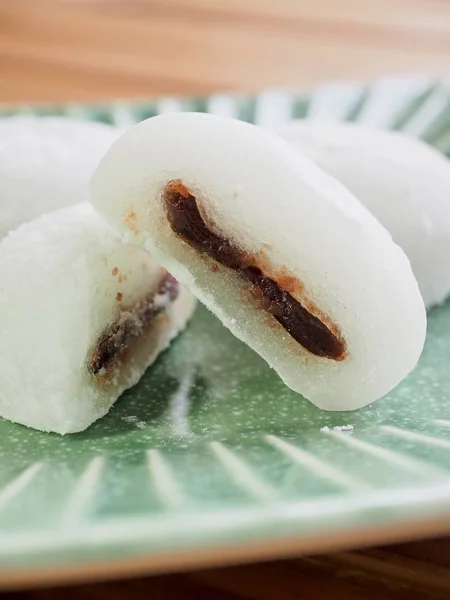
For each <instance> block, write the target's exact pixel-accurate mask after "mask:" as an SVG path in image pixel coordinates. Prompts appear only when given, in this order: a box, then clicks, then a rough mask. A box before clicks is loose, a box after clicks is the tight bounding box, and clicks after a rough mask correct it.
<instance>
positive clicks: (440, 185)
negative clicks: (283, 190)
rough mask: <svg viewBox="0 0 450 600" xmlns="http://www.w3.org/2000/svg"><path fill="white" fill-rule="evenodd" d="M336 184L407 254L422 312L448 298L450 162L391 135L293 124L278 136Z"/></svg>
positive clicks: (396, 134) (320, 124)
mask: <svg viewBox="0 0 450 600" xmlns="http://www.w3.org/2000/svg"><path fill="white" fill-rule="evenodd" d="M278 133H280V134H281V135H282V136H283V137H284V138H285V139H286V140H288V141H289V142H291V143H292V144H293V145H294V146H295V147H296V148H297V149H298V150H300V151H301V152H304V153H306V154H308V155H309V156H310V157H311V158H312V159H313V160H314V161H315V162H316V164H318V165H319V167H321V168H322V169H324V170H325V171H327V172H328V173H329V174H330V175H332V176H333V177H336V179H338V180H339V181H341V182H342V183H343V184H344V185H345V186H346V187H347V188H348V189H349V190H350V191H351V192H352V193H353V194H355V196H356V197H357V198H358V200H359V201H360V202H362V204H364V205H365V206H366V207H367V208H368V209H369V210H370V211H371V212H372V214H373V215H374V216H375V217H376V218H377V219H378V220H379V221H380V223H381V224H382V225H384V227H386V229H387V230H388V231H389V232H390V233H391V235H392V237H393V239H394V241H395V242H396V243H397V244H399V245H400V246H401V247H402V248H403V250H404V252H405V253H406V255H407V256H408V258H409V260H410V262H411V266H412V269H413V272H414V274H415V276H416V279H417V281H418V284H419V288H420V291H421V292H422V296H423V299H424V302H425V305H426V306H427V307H431V306H433V305H435V304H440V303H442V302H443V301H444V300H445V298H446V297H447V296H448V295H449V293H450V265H449V261H448V257H449V256H450V195H449V190H450V161H448V159H447V158H445V156H443V155H442V154H441V153H440V152H438V151H437V150H436V149H434V148H432V147H431V146H429V145H428V144H426V143H424V142H422V141H421V140H418V139H416V138H413V137H411V136H409V135H405V134H403V133H400V132H395V131H382V130H378V129H373V128H371V127H367V126H363V125H358V124H353V123H332V122H324V121H316V120H310V121H308V120H306V121H302V120H298V121H293V122H291V123H289V124H288V125H285V126H283V127H282V128H281V129H279V130H278Z"/></svg>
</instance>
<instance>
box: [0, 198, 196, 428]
mask: <svg viewBox="0 0 450 600" xmlns="http://www.w3.org/2000/svg"><path fill="white" fill-rule="evenodd" d="M164 276H167V273H166V271H165V270H164V269H161V267H160V266H159V265H158V264H157V263H156V262H155V261H154V260H153V259H152V258H151V257H150V255H149V254H147V253H146V252H142V251H140V250H138V249H136V248H133V247H131V246H126V245H124V244H123V243H122V242H121V240H120V238H118V237H117V235H116V233H115V232H114V231H113V229H112V228H111V227H110V226H109V225H108V224H107V223H106V222H105V221H104V220H103V219H102V218H101V217H100V216H99V215H98V214H97V213H96V212H95V211H94V209H93V208H92V206H91V205H90V204H89V203H82V204H79V205H77V206H74V207H70V208H65V209H62V210H60V211H56V212H53V213H51V214H48V215H44V216H42V217H40V218H38V219H35V220H33V221H31V222H29V223H27V224H24V225H22V226H21V227H19V228H18V229H16V230H15V231H13V232H11V233H10V234H9V235H7V236H6V237H5V238H4V239H3V240H2V241H1V242H0V364H1V370H0V415H1V416H2V417H5V418H7V419H10V420H11V421H15V422H18V423H22V424H24V425H27V426H29V427H34V428H36V429H41V430H43V431H54V432H58V433H70V432H75V431H81V430H83V429H85V428H86V427H88V426H89V425H90V424H91V423H92V422H94V421H95V420H96V419H98V418H100V417H102V416H103V415H105V414H106V413H107V412H108V410H109V409H110V407H111V406H112V404H113V403H114V402H115V401H116V400H117V398H118V397H119V395H120V394H121V393H122V392H123V391H124V390H125V389H127V388H129V387H131V386H132V385H133V384H135V383H136V382H137V381H138V380H139V378H140V377H141V376H142V374H143V372H144V370H145V369H146V367H147V366H149V365H150V364H151V363H153V362H154V360H155V359H156V357H157V356H158V354H159V353H160V352H161V351H162V350H164V349H165V348H166V347H167V346H168V344H169V343H170V341H171V340H172V339H173V338H174V336H175V335H176V334H177V333H178V332H179V331H180V330H182V329H183V328H184V327H185V325H186V322H187V320H188V319H189V317H190V316H191V314H192V312H193V310H194V307H195V300H194V298H193V297H192V295H191V294H190V293H189V292H187V291H186V290H184V289H183V288H181V287H180V288H179V295H178V297H177V298H176V299H175V300H174V301H173V302H171V301H170V298H169V296H168V294H167V293H159V294H158V293H157V290H158V286H159V285H160V282H161V278H162V277H164ZM155 294H156V295H155ZM152 297H154V304H155V306H158V307H159V308H160V312H159V313H158V314H157V315H154V316H153V319H151V320H150V321H149V322H148V323H147V324H146V326H145V327H144V326H143V321H142V319H141V320H139V318H140V317H139V316H138V317H137V318H136V319H134V318H132V321H127V322H128V323H132V325H133V328H134V329H133V333H132V335H131V336H129V338H128V340H127V343H124V340H123V339H122V340H119V339H118V338H114V339H115V340H116V345H117V346H118V347H119V348H120V350H119V351H118V355H117V356H116V358H115V360H113V361H111V362H110V363H109V365H108V367H107V368H103V369H101V370H99V368H98V367H99V365H98V364H97V370H98V372H96V373H94V372H93V367H92V365H93V364H94V361H95V357H96V356H98V345H99V341H100V340H101V339H102V338H101V336H102V335H103V334H105V332H108V331H109V333H111V332H112V331H113V330H112V329H110V328H111V326H112V325H113V324H116V325H117V324H120V323H121V324H123V322H124V320H127V319H129V318H130V315H131V317H133V315H134V317H136V314H137V312H136V308H137V307H138V306H141V307H142V306H143V304H142V303H143V302H144V301H145V300H146V299H147V300H148V299H150V298H152ZM133 311H134V313H133ZM139 314H142V313H139ZM96 351H97V353H96ZM148 401H149V402H151V401H152V398H148Z"/></svg>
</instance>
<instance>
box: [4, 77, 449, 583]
mask: <svg viewBox="0 0 450 600" xmlns="http://www.w3.org/2000/svg"><path fill="white" fill-rule="evenodd" d="M170 110H207V111H210V112H214V113H218V114H226V115H231V116H237V117H240V118H242V119H246V120H250V121H254V122H256V123H259V124H262V125H276V124H280V123H282V122H283V121H285V120H287V119H289V118H291V117H292V116H297V117H298V116H305V115H308V116H324V117H329V118H334V119H356V120H359V121H361V122H365V123H371V124H375V125H378V126H380V127H391V128H401V129H404V130H407V131H410V132H411V133H415V134H417V135H420V136H422V137H424V138H425V139H427V140H428V141H429V142H431V143H433V144H435V145H436V146H437V147H439V148H440V149H441V150H443V151H444V152H447V153H448V152H449V151H450V87H449V84H448V83H446V82H442V81H441V82H435V81H430V80H428V79H427V78H426V77H416V78H413V79H402V80H396V79H393V80H389V79H385V80H382V81H379V82H376V83H375V84H373V85H371V86H360V85H356V84H346V85H341V84H339V85H329V86H326V87H324V88H321V89H319V90H317V92H315V93H314V94H312V95H301V94H300V95H299V94H297V95H296V94H287V93H284V92H272V91H271V92H266V93H264V94H261V95H260V96H258V97H256V98H246V97H225V96H215V97H212V98H209V99H205V100H176V99H170V98H168V99H164V100H161V101H158V102H156V103H153V104H152V103H148V104H145V103H143V104H133V105H129V104H126V103H123V102H116V103H114V104H110V105H108V106H65V107H56V108H51V107H50V108H47V107H46V108H38V109H36V108H35V109H33V108H29V107H24V106H23V107H20V108H19V109H18V108H17V107H16V108H15V109H14V110H11V111H9V112H30V111H31V112H38V113H45V114H47V113H55V112H56V113H64V114H71V115H74V116H75V115H76V116H83V117H85V118H90V119H99V120H102V121H107V122H114V123H117V124H119V125H122V126H125V125H129V124H130V123H132V122H134V121H136V120H139V119H142V118H145V117H148V116H151V115H154V114H157V113H160V112H165V111H170ZM4 112H5V113H7V112H8V110H7V109H4ZM449 366H450V304H448V305H447V306H444V307H441V308H439V309H436V310H434V311H432V313H431V314H430V317H429V333H428V339H427V344H426V348H425V351H424V353H423V356H422V358H421V361H420V364H419V366H418V367H417V369H416V370H415V371H414V373H413V374H412V375H411V376H410V377H408V378H407V379H406V380H405V381H404V382H403V383H402V384H401V385H400V386H399V387H398V388H397V389H396V390H395V391H393V392H392V393H391V394H389V396H388V397H385V398H384V399H382V400H380V401H378V402H377V403H376V404H374V405H372V406H369V407H367V408H365V409H362V410H359V411H357V412H353V413H326V412H323V411H320V410H319V409H317V408H315V407H314V406H312V405H311V404H309V403H308V402H306V401H305V400H303V399H302V398H301V397H299V396H297V395H296V394H294V393H293V392H291V391H290V390H289V389H287V388H286V387H285V386H284V385H283V384H282V383H281V381H280V380H279V379H278V377H277V376H276V375H275V373H274V372H273V371H271V370H270V369H269V368H268V367H267V366H266V364H265V363H264V362H263V361H262V360H261V359H260V358H259V357H258V356H257V355H256V354H254V353H253V352H252V351H251V350H249V349H248V348H247V347H246V346H244V345H243V344H241V343H240V342H239V341H238V340H236V339H235V338H234V337H233V336H232V335H231V334H230V333H229V332H228V331H227V330H226V329H224V328H223V327H222V326H221V325H220V323H219V322H218V321H217V320H216V319H215V318H214V317H213V316H212V315H211V314H209V313H208V312H207V311H206V310H205V309H204V308H202V307H199V308H198V310H197V312H196V314H195V317H194V319H193V320H192V322H191V324H190V325H189V327H188V328H187V330H186V332H185V333H184V334H183V335H182V336H180V337H179V339H178V340H177V341H176V342H175V343H174V344H173V345H172V347H171V348H170V350H169V351H167V352H166V353H165V354H164V355H163V356H162V357H161V358H160V359H159V360H158V362H157V364H156V365H155V366H154V367H153V368H151V369H150V370H149V371H148V372H147V373H146V375H145V376H144V378H143V379H142V381H141V382H140V383H139V385H137V386H136V387H135V388H134V389H133V390H131V391H129V392H127V393H125V394H124V395H123V397H122V399H121V400H120V401H119V402H118V403H117V404H116V406H115V407H114V408H113V410H112V411H111V412H110V414H109V415H108V416H107V417H105V418H104V419H103V420H101V421H100V422H98V423H96V424H94V425H93V426H92V427H91V428H90V429H89V430H88V431H87V432H85V433H83V434H76V435H72V436H67V437H59V436H57V435H47V434H42V433H39V432H36V431H32V430H29V429H26V428H25V427H21V426H19V425H13V424H11V423H9V422H7V421H1V420H0V456H1V463H0V584H2V585H3V586H11V585H24V584H26V583H36V582H38V581H45V582H48V581H50V580H56V579H57V580H68V579H73V578H76V577H82V578H87V577H90V576H98V575H101V576H113V575H119V574H121V575H123V574H130V573H137V572H155V571H158V570H171V569H179V568H185V567H188V566H194V565H206V564H215V563H221V564H223V563H224V562H230V561H238V560H244V559H245V560H248V559H255V558H262V557H273V556H285V555H288V554H292V553H300V552H302V553H305V552H312V551H318V550H321V551H324V550H329V549H332V548H338V547H343V546H351V545H356V544H361V543H375V542H381V541H382V542H384V541H387V540H394V539H404V538H406V537H415V536H419V535H426V534H433V533H438V532H444V531H446V532H449V531H450V435H449V434H450V373H449Z"/></svg>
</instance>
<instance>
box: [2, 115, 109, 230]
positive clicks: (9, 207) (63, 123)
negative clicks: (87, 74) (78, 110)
mask: <svg viewBox="0 0 450 600" xmlns="http://www.w3.org/2000/svg"><path fill="white" fill-rule="evenodd" d="M119 133H120V131H119V130H118V129H117V128H115V127H113V126H111V125H106V124H103V123H95V122H91V121H82V120H77V119H71V118H68V117H35V116H14V117H4V118H0V239H1V238H2V237H3V236H4V235H5V234H6V233H7V232H8V231H11V230H14V229H15V228H16V227H18V226H19V225H21V224H22V223H24V222H27V221H31V219H34V218H35V217H38V216H40V215H41V214H44V213H47V212H51V211H53V210H57V209H59V208H63V207H64V206H71V205H73V204H78V203H79V202H85V201H87V200H88V199H89V180H90V177H91V175H92V173H93V171H94V169H95V167H96V166H97V163H98V162H99V160H100V158H101V157H102V156H103V154H104V153H105V152H106V150H107V149H108V148H109V147H110V145H111V144H112V142H113V141H114V140H115V139H117V137H118V136H119Z"/></svg>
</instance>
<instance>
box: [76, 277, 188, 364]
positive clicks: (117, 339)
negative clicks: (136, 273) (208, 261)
mask: <svg viewBox="0 0 450 600" xmlns="http://www.w3.org/2000/svg"><path fill="white" fill-rule="evenodd" d="M178 292H179V284H178V281H177V280H176V279H175V278H174V277H172V275H170V273H165V274H164V275H163V277H162V278H161V281H160V282H159V285H158V289H157V291H156V292H155V293H154V294H152V295H151V296H150V297H148V298H145V299H144V300H142V302H139V303H138V304H136V306H135V307H134V308H133V309H132V310H129V311H123V312H122V314H121V315H120V317H119V318H118V319H117V320H116V321H115V322H114V323H112V325H110V327H108V328H107V329H106V330H105V331H104V332H103V333H102V335H101V336H100V338H99V340H98V342H97V345H96V347H95V350H94V351H93V353H92V356H91V360H90V362H89V365H88V368H89V372H90V373H92V375H98V374H99V373H100V372H103V371H107V370H108V368H109V367H110V366H111V365H112V364H113V363H114V361H115V360H116V358H117V357H118V356H119V354H120V353H121V352H123V351H124V350H125V349H126V348H127V347H128V346H129V345H130V344H131V342H132V340H133V338H136V337H137V336H139V335H140V334H141V333H142V331H143V329H145V328H146V327H147V326H148V325H149V324H150V323H151V321H152V320H153V319H154V318H155V317H156V316H157V315H159V314H160V313H161V312H162V311H164V310H165V306H164V305H162V304H160V303H157V302H155V298H156V296H161V295H165V294H167V295H168V302H173V301H174V300H175V299H176V297H177V296H178Z"/></svg>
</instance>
